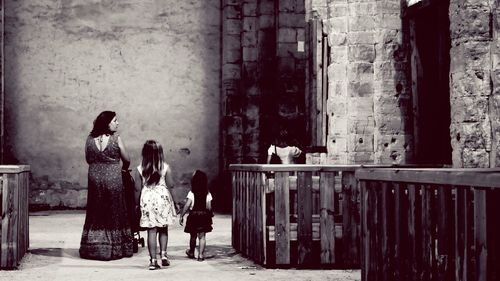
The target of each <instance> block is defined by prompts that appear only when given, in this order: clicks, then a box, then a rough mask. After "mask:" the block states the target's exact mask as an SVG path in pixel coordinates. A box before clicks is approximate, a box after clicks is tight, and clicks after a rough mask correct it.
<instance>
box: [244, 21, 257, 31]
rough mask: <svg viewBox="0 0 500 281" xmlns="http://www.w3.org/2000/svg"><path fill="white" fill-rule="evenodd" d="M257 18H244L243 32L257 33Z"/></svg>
mask: <svg viewBox="0 0 500 281" xmlns="http://www.w3.org/2000/svg"><path fill="white" fill-rule="evenodd" d="M256 25H257V17H245V18H243V31H248V32H252V31H256V30H257V27H256Z"/></svg>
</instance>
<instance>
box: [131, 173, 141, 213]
mask: <svg viewBox="0 0 500 281" xmlns="http://www.w3.org/2000/svg"><path fill="white" fill-rule="evenodd" d="M132 175H133V177H134V182H135V186H134V199H135V205H136V206H139V203H140V200H141V191H142V177H141V175H139V171H137V169H134V171H133V173H132Z"/></svg>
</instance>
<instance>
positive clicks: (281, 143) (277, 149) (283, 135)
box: [267, 129, 302, 164]
mask: <svg viewBox="0 0 500 281" xmlns="http://www.w3.org/2000/svg"><path fill="white" fill-rule="evenodd" d="M273 154H275V155H277V156H278V157H279V159H280V160H281V164H296V163H297V159H298V158H299V157H300V156H301V154H302V151H301V150H300V149H299V148H298V147H296V146H292V145H290V144H289V136H288V131H286V130H284V129H283V130H281V131H280V133H279V135H278V136H277V137H276V138H275V142H274V144H271V145H270V146H269V148H268V149H267V164H276V163H271V158H272V155H273Z"/></svg>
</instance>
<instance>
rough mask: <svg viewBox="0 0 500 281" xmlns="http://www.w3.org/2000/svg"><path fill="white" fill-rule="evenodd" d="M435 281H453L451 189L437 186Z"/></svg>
mask: <svg viewBox="0 0 500 281" xmlns="http://www.w3.org/2000/svg"><path fill="white" fill-rule="evenodd" d="M437 200H438V202H437V204H436V209H437V210H436V213H437V257H436V263H437V269H436V270H437V276H436V279H437V280H443V281H452V280H454V278H453V274H454V268H455V260H454V258H453V257H454V249H453V245H454V242H455V234H454V233H455V231H454V227H455V226H454V221H455V220H454V217H453V215H454V213H453V208H454V206H453V199H452V196H451V189H450V188H448V187H446V188H445V187H443V186H439V187H438V189H437Z"/></svg>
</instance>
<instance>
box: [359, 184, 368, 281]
mask: <svg viewBox="0 0 500 281" xmlns="http://www.w3.org/2000/svg"><path fill="white" fill-rule="evenodd" d="M359 188H360V195H361V198H360V200H361V206H360V207H361V249H360V250H361V280H363V281H368V280H370V279H369V273H370V268H369V265H370V257H371V256H370V255H371V253H370V248H369V245H370V239H371V233H370V231H369V230H370V229H369V227H368V225H369V218H368V208H369V205H368V200H369V198H368V190H367V189H368V183H367V181H364V180H362V181H359Z"/></svg>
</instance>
